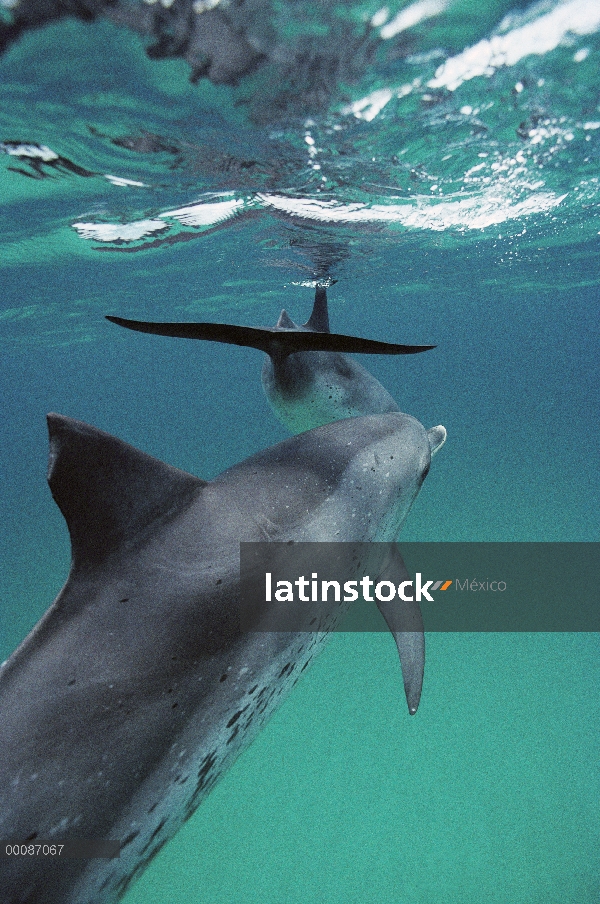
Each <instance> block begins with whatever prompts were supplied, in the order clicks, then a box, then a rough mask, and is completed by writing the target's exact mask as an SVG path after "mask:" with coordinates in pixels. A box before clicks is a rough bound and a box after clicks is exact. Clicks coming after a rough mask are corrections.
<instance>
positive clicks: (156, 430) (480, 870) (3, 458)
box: [0, 0, 600, 904]
mask: <svg viewBox="0 0 600 904" xmlns="http://www.w3.org/2000/svg"><path fill="white" fill-rule="evenodd" d="M404 6H405V7H406V6H407V4H405V5H404ZM401 7H402V4H395V5H394V4H389V10H388V19H387V23H388V25H389V23H393V22H394V21H395V16H396V13H397V12H399V11H400V10H401ZM595 7H596V5H595V4H592V3H589V2H588V3H587V4H582V3H577V2H574V0H571V2H563V3H562V4H560V3H558V4H557V3H548V4H542V5H538V6H533V7H527V8H525V7H522V9H521V11H520V12H516V13H513V14H512V17H511V18H510V19H504V17H505V15H507V14H508V13H509V11H510V6H509V4H506V3H501V2H489V3H478V4H474V3H467V2H462V3H460V2H455V3H447V4H442V3H439V4H438V5H437V13H436V14H435V15H431V16H430V17H429V18H423V19H422V20H421V21H418V22H416V23H415V24H413V25H412V26H411V27H410V28H407V29H406V30H405V31H403V32H398V34H397V35H396V36H394V37H391V38H387V39H385V40H384V41H383V43H382V44H381V46H380V47H379V48H378V49H377V51H376V52H375V53H374V55H373V57H372V58H371V59H370V61H369V62H368V65H367V64H365V65H364V66H363V67H362V68H361V70H360V72H354V73H353V79H352V80H348V82H343V83H341V84H334V85H328V91H329V95H328V98H327V101H326V103H322V104H321V106H320V108H318V109H314V110H313V109H312V108H307V109H309V112H305V113H303V114H302V115H301V116H300V115H299V114H298V110H297V109H296V108H295V109H293V110H289V109H287V108H286V107H285V105H283V106H282V104H281V103H279V101H278V95H277V91H278V85H277V84H276V83H275V82H274V81H273V79H272V78H270V74H271V76H272V72H271V73H270V70H269V67H268V66H267V67H266V68H265V69H263V70H259V71H258V72H257V73H255V74H253V75H251V76H249V77H248V78H247V79H246V80H244V81H242V82H241V83H240V84H239V85H238V86H237V87H227V86H214V85H211V84H210V83H207V82H205V81H201V82H199V83H198V84H197V85H191V84H190V83H189V81H188V70H187V67H186V65H185V63H183V62H182V61H161V62H153V61H151V60H149V59H148V58H147V57H146V56H145V54H144V46H143V43H142V42H141V40H140V39H138V38H137V37H135V36H131V35H130V34H128V33H127V32H126V31H123V30H119V29H118V28H117V27H116V26H114V25H111V24H109V23H106V22H102V21H98V22H96V23H94V24H92V25H83V24H78V23H75V22H71V21H64V22H60V23H57V24H55V25H52V26H51V27H48V28H46V29H43V30H40V31H38V32H32V33H30V34H28V35H26V36H25V37H24V38H22V40H21V41H20V42H19V43H17V44H15V45H14V46H12V47H11V48H10V49H9V50H8V51H7V53H6V54H5V55H4V56H3V57H1V58H0V141H3V142H14V143H22V142H27V143H35V144H37V145H40V146H45V147H47V148H49V149H51V151H52V152H54V154H55V155H58V156H59V157H60V158H61V159H62V161H68V162H70V163H71V164H73V165H74V167H73V166H68V165H65V164H64V163H63V165H62V166H56V165H55V166H52V165H49V164H46V165H45V166H42V167H40V168H39V169H38V170H37V171H36V170H35V169H34V168H32V166H31V165H30V164H28V163H27V161H26V160H24V158H23V157H21V158H20V159H17V158H16V157H15V156H14V154H12V155H11V154H9V153H6V154H5V155H4V156H0V192H1V197H2V207H1V213H0V216H1V227H2V231H1V242H2V245H1V255H2V256H1V259H0V260H1V265H2V297H1V309H0V343H1V347H2V355H1V359H0V362H1V363H0V367H1V371H0V381H1V382H0V386H1V390H2V397H3V399H4V400H5V404H4V405H3V440H2V443H0V469H1V473H2V476H3V480H2V484H1V487H0V492H1V493H2V511H3V514H4V517H3V530H2V532H1V533H0V542H1V543H2V550H1V553H0V560H1V567H2V575H1V583H0V586H1V587H2V602H1V608H0V656H5V655H8V654H9V653H10V652H11V651H12V650H13V649H14V647H15V646H16V645H17V644H18V643H19V641H20V640H21V639H22V638H23V637H24V636H25V634H26V633H27V632H28V631H29V630H30V628H31V627H32V626H33V625H34V624H35V622H36V621H37V619H38V618H39V617H40V616H41V615H42V613H43V612H44V611H45V610H46V608H47V607H48V605H49V604H50V603H51V601H52V600H53V599H54V597H55V595H56V593H57V592H58V590H59V589H60V587H61V585H62V583H63V582H64V580H65V578H66V575H67V572H68V565H69V543H68V536H67V531H66V528H65V525H64V523H63V521H62V518H61V516H60V513H59V512H58V510H57V509H56V507H55V505H54V503H53V502H52V500H51V497H50V494H49V491H48V488H47V486H46V483H45V472H46V457H47V437H46V428H45V415H46V413H47V412H48V411H51V410H54V411H58V412H61V413H62V414H66V415H70V416H72V417H76V418H80V419H82V420H85V421H88V422H89V423H92V424H94V425H96V426H98V427H100V428H102V429H104V430H108V431H109V432H111V433H113V434H115V435H117V436H119V437H121V438H123V439H125V440H127V441H128V442H131V443H133V444H134V445H136V446H138V447H140V448H142V449H144V450H145V451H147V452H150V453H151V454H153V455H156V456H158V457H159V458H161V459H163V460H165V461H167V462H169V463H170V464H173V465H176V466H178V467H180V468H184V469H186V470H188V471H191V472H193V473H195V474H198V475H199V476H202V477H204V478H210V477H212V476H214V475H216V474H218V473H219V472H220V471H222V470H223V469H224V468H225V467H227V466H228V465H230V464H233V463H234V462H236V461H239V460H241V459H242V458H244V457H246V456H247V455H249V454H251V453H252V452H254V451H256V450H258V449H261V448H264V447H265V446H267V445H270V444H273V443H275V442H278V441H279V440H280V439H283V438H284V437H285V435H286V434H285V431H284V429H283V427H281V426H280V425H279V424H278V422H277V421H276V420H275V419H274V417H273V415H272V413H271V412H270V410H269V408H268V406H267V403H266V401H265V399H264V397H263V394H262V389H261V386H260V380H259V371H260V365H261V359H260V355H259V353H257V352H254V351H252V350H247V349H238V348H228V347H224V346H219V345H213V344H210V345H209V344H202V343H191V342H186V341H175V340H168V339H160V338H156V337H149V336H142V335H137V334H133V333H131V334H129V333H126V332H125V331H121V330H119V329H118V328H117V327H114V326H112V325H110V324H108V323H107V322H106V321H105V320H104V319H103V318H104V315H105V314H117V315H121V316H124V317H133V318H139V319H150V320H161V319H162V320H193V319H198V320H223V321H228V322H232V323H235V322H238V323H247V324H256V325H261V324H262V325H267V324H272V323H274V322H275V319H276V317H277V316H278V314H279V310H280V309H281V308H282V307H284V306H285V307H286V308H287V309H288V311H289V313H290V314H291V316H292V317H294V319H296V320H305V319H306V317H307V316H308V313H309V311H310V306H311V302H312V289H311V288H310V286H311V285H312V284H313V281H314V279H315V278H316V277H319V278H325V277H331V278H335V279H337V280H338V281H337V283H336V284H335V285H334V286H332V288H331V289H330V291H329V299H330V315H331V321H332V328H333V329H336V330H338V331H340V332H345V333H353V334H357V335H365V336H369V337H372V338H379V339H387V340H389V341H396V342H405V343H414V344H420V343H423V344H425V343H427V344H429V343H436V344H437V349H435V350H434V351H432V352H428V353H427V354H425V355H420V356H416V357H408V358H403V359H383V358H382V359H376V358H368V359H367V358H365V361H364V363H365V364H366V366H367V367H369V369H370V370H372V372H373V373H375V374H376V375H377V377H378V378H379V379H380V380H381V382H382V383H383V384H384V385H385V386H386V388H387V389H389V391H390V392H391V393H392V395H393V396H394V398H395V399H396V400H397V401H398V403H399V405H400V407H401V408H402V410H404V411H407V412H409V413H410V414H412V415H414V416H416V417H418V418H419V419H420V420H421V421H422V422H423V423H424V424H425V426H427V427H430V426H433V425H434V424H439V423H441V424H444V425H445V426H446V428H447V430H448V441H447V443H446V445H445V447H444V448H443V450H442V451H441V452H440V454H439V455H438V456H436V458H435V461H434V462H433V466H432V468H431V473H430V475H429V477H428V478H427V481H426V483H425V485H424V487H423V490H422V492H421V494H420V497H419V499H418V500H417V503H416V505H415V507H414V509H413V511H412V512H411V515H410V517H409V519H408V522H407V525H406V527H405V529H404V532H403V536H404V538H405V539H407V540H424V541H425V540H426V541H447V540H451V541H457V540H461V541H468V540H484V541H523V542H525V541H558V540H561V541H596V540H597V539H598V502H599V499H598V489H599V487H598V466H597V454H596V455H594V452H595V451H596V449H597V440H596V425H597V423H598V377H597V362H598V360H599V355H600V348H599V344H600V343H599V338H598V285H599V280H600V256H599V239H598V235H599V233H600V183H599V176H598V165H599V162H600V98H599V95H598V88H597V84H598V64H599V60H600V37H599V34H600V15H598V14H597V11H596V8H595ZM377 9H378V7H377V4H368V3H363V4H357V5H353V6H352V8H351V9H350V6H349V5H346V6H345V7H344V8H340V10H339V11H338V12H339V15H340V17H341V18H343V17H344V16H347V17H348V20H349V21H350V22H354V23H355V24H356V23H358V24H356V27H357V28H358V27H359V25H360V23H361V21H362V19H364V17H365V16H367V17H368V16H372V15H374V14H375V13H376V12H377ZM310 10H312V12H311V15H312V16H313V19H314V20H318V18H319V9H318V6H317V7H313V6H311V7H310ZM284 11H285V7H283V5H280V7H279V16H280V20H279V22H278V25H279V27H281V17H282V16H283V15H284ZM293 11H294V16H295V18H294V20H293V21H292V22H291V24H290V26H289V27H290V31H291V32H292V33H293V32H294V30H296V31H297V30H299V29H301V28H302V27H305V28H306V29H307V31H308V32H310V30H311V29H317V24H318V23H317V24H315V21H313V19H309V18H306V20H305V21H304V20H302V15H301V14H302V4H297V5H295V6H294V10H293ZM307 16H308V13H307ZM413 18H414V17H413ZM417 18H418V15H417ZM565 22H566V23H567V24H566V25H565V24H564V23H565ZM561 23H562V24H561ZM361 27H362V26H361ZM374 28H375V26H374ZM376 28H377V29H380V30H381V29H382V28H385V23H384V24H383V25H377V26H376ZM561 29H562V30H561ZM569 29H570V31H569ZM392 30H393V29H392ZM317 31H318V29H317ZM315 33H316V32H315ZM486 41H487V42H488V43H485V42H486ZM479 42H481V43H479ZM473 48H476V50H474V49H473ZM340 53H342V51H341V50H340ZM298 94H299V95H300V100H302V96H301V95H302V92H301V91H299V92H298ZM313 100H314V95H313V94H309V93H307V100H306V103H307V104H310V103H312V101H313ZM282 111H283V112H282ZM142 139H143V140H142ZM115 142H116V143H115ZM12 147H13V146H12V145H8V144H7V145H5V150H10V149H11V148H12ZM136 148H137V149H136ZM59 162H60V161H59ZM19 169H20V170H22V172H16V171H15V170H19ZM75 169H77V170H78V171H75ZM82 170H83V171H86V172H87V173H90V175H82V174H81V171H82ZM25 174H29V175H30V176H31V175H33V176H38V177H39V176H40V175H43V176H47V178H28V176H27V175H25ZM107 176H111V177H113V178H112V179H108V178H107ZM131 183H138V184H131ZM214 205H219V206H214ZM190 206H191V207H193V208H194V210H193V211H192V212H191V213H188V214H181V213H178V211H181V210H182V209H184V208H187V207H190ZM526 603H527V601H526V600H524V605H526ZM599 672H600V670H599V667H598V642H597V638H596V636H594V635H583V634H582V635H551V634H548V635H545V634H537V635H517V634H514V635H509V634H506V635H484V634H481V635H442V634H432V635H430V636H429V637H428V638H427V665H426V677H425V689H424V694H423V699H422V702H421V706H420V709H419V712H418V714H417V715H416V716H415V717H414V718H409V717H408V716H407V715H406V708H405V704H404V701H403V699H402V698H403V694H402V688H401V681H400V674H399V668H398V663H397V659H396V652H395V649H394V646H393V643H392V641H391V638H389V637H388V636H386V635H384V634H376V635H375V634H374V635H356V634H353V635H343V634H339V635H336V636H335V637H334V638H333V639H332V641H331V643H330V646H329V648H328V649H327V651H326V652H325V653H324V654H323V656H322V657H321V658H320V659H319V660H318V661H317V662H316V663H315V665H314V666H313V668H312V669H311V670H309V672H308V673H307V675H306V677H305V680H304V681H303V682H301V683H300V684H299V685H298V687H297V688H295V690H294V693H293V694H292V695H291V696H290V698H289V699H288V700H287V702H286V703H285V704H284V706H283V707H282V708H281V710H280V711H279V712H278V713H277V714H276V715H275V717H274V718H273V720H272V721H271V722H270V723H269V725H268V726H267V728H266V729H265V730H264V732H263V733H262V734H261V735H260V736H259V738H258V739H257V741H256V742H255V743H254V744H253V746H252V747H251V748H250V749H249V750H248V751H247V752H246V753H245V754H244V755H243V756H242V757H241V758H240V760H239V761H238V762H237V763H236V765H235V766H234V768H233V769H232V770H231V771H230V772H229V773H228V774H227V775H226V776H225V777H224V779H223V780H222V781H221V783H220V784H219V785H218V786H217V788H216V789H215V790H214V791H213V792H212V793H211V795H210V796H209V798H208V799H207V800H206V801H205V802H204V803H203V804H202V806H201V807H200V808H199V810H198V811H197V813H196V814H195V816H194V817H193V818H192V819H191V820H190V821H189V822H188V823H187V824H186V826H185V827H184V828H183V829H182V830H181V832H180V833H179V834H178V835H177V836H176V838H175V839H174V840H173V841H172V842H170V843H169V844H168V845H167V846H166V847H165V848H164V849H163V851H162V852H161V853H160V855H159V856H158V857H157V858H156V859H155V861H154V862H153V863H152V864H151V866H150V867H149V869H148V870H147V872H146V873H145V874H144V876H143V877H142V878H141V879H140V880H139V882H138V883H137V884H136V885H135V886H134V887H133V888H132V890H131V891H130V892H129V894H128V895H127V897H126V898H125V901H126V902H128V904H134V902H136V904H142V902H144V904H154V902H156V904H158V902H166V901H169V902H177V901H182V902H183V901H185V902H198V904H258V902H261V904H271V902H272V904H283V902H285V904H296V902H298V904H299V902H300V901H302V902H303V904H307V902H308V904H312V902H315V904H316V902H327V904H329V902H332V904H333V902H336V904H337V902H342V901H343V902H345V904H350V902H351V904H355V902H356V904H371V902H373V904H375V902H384V904H388V902H389V904H430V902H431V904H434V902H435V904H439V902H441V901H443V902H444V904H458V902H461V904H465V902H480V901H483V900H487V901H490V902H499V904H500V902H502V904H505V902H506V904H508V902H510V904H530V902H531V904H534V902H535V904H537V902H549V901H561V902H569V904H570V902H577V904H588V902H590V904H591V902H597V901H598V900H599V899H600V883H599V871H598V850H599V849H600V844H599V840H600V839H599V838H598V835H599V831H598V828H599V826H598V792H599V790H600V789H599V781H598V754H599V750H598V740H597V725H598V716H599V713H598V709H599V707H598V687H599V680H600V674H599Z"/></svg>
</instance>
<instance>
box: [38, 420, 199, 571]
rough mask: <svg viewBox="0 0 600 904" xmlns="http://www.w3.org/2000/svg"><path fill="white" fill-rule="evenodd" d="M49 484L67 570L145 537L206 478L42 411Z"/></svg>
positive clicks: (95, 562) (183, 505)
mask: <svg viewBox="0 0 600 904" xmlns="http://www.w3.org/2000/svg"><path fill="white" fill-rule="evenodd" d="M48 432H49V434H50V456H49V462H48V483H49V484H50V490H51V491H52V496H53V497H54V501H55V502H56V504H57V505H58V507H59V509H60V510H61V512H62V513H63V515H64V518H65V521H66V522H67V527H68V528H69V534H70V536H71V550H72V557H73V560H72V566H73V568H84V569H85V568H91V567H94V566H95V565H98V564H100V563H101V562H103V561H104V560H105V559H106V558H107V557H108V556H109V555H111V553H113V552H115V551H117V550H119V551H123V550H125V549H131V548H133V547H136V546H139V545H141V544H142V543H143V542H144V539H145V537H146V535H147V530H148V527H149V526H150V525H151V524H156V523H157V521H159V522H160V521H163V522H165V521H169V520H170V519H171V518H172V517H173V516H174V515H175V514H176V513H177V512H180V511H181V510H182V509H184V508H186V507H187V506H188V505H189V504H190V503H191V501H192V500H193V499H195V498H196V496H197V495H198V493H199V492H200V491H201V490H202V488H203V487H205V486H206V482H205V481H203V480H200V479H199V478H198V477H193V476H192V475H191V474H186V472H185V471H179V470H178V469H177V468H172V467H170V466H169V465H166V464H164V463H163V462H161V461H159V460H158V459H156V458H152V456H150V455H146V453H145V452H140V451H139V449H136V448H134V447H133V446H130V445H128V444H127V443H124V442H123V441H122V440H120V439H117V438H116V437H115V436H111V435H110V434H108V433H104V432H103V431H102V430H97V429H96V428H95V427H90V426H89V424H84V423H83V422H82V421H76V420H73V419H72V418H68V417H64V416H63V415H60V414H49V415H48Z"/></svg>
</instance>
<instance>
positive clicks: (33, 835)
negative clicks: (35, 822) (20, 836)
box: [25, 832, 38, 841]
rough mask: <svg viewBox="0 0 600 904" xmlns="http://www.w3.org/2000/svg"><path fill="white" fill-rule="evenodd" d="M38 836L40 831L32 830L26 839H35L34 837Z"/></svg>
mask: <svg viewBox="0 0 600 904" xmlns="http://www.w3.org/2000/svg"><path fill="white" fill-rule="evenodd" d="M37 837H38V833H37V832H32V833H31V835H28V836H27V838H26V839H25V841H33V839H34V838H37Z"/></svg>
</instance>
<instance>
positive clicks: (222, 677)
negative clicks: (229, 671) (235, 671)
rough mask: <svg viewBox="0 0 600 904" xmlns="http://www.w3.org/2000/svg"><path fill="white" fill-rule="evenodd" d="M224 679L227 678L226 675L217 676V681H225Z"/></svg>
mask: <svg viewBox="0 0 600 904" xmlns="http://www.w3.org/2000/svg"><path fill="white" fill-rule="evenodd" d="M226 680H227V675H221V677H220V678H219V681H226Z"/></svg>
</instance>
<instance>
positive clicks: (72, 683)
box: [67, 678, 75, 687]
mask: <svg viewBox="0 0 600 904" xmlns="http://www.w3.org/2000/svg"><path fill="white" fill-rule="evenodd" d="M74 684H75V679H74V678H71V680H70V681H68V682H67V685H68V687H73V685H74Z"/></svg>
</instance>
